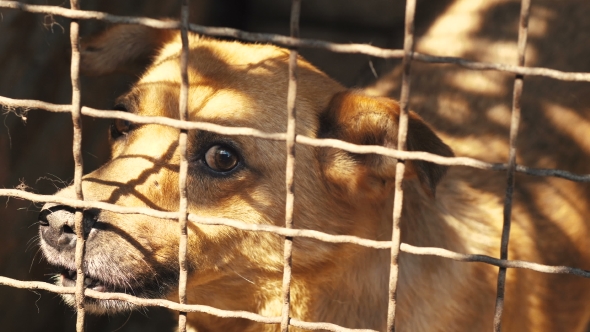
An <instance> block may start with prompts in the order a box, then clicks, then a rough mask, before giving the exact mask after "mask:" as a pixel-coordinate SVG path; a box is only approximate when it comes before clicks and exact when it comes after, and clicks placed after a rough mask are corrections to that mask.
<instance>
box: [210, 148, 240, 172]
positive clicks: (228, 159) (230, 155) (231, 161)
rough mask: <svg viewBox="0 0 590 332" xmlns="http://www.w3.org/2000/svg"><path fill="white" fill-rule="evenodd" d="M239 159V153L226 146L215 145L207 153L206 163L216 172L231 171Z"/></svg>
mask: <svg viewBox="0 0 590 332" xmlns="http://www.w3.org/2000/svg"><path fill="white" fill-rule="evenodd" d="M238 161H239V158H238V154H237V153H236V152H235V151H234V150H232V149H231V148H228V147H226V146H221V145H214V146H212V147H211V148H209V150H207V153H205V163H206V164H207V166H209V168H211V169H212V170H214V171H216V172H229V171H231V170H232V169H234V168H235V167H236V166H237V165H238Z"/></svg>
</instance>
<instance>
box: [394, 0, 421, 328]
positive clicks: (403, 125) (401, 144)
mask: <svg viewBox="0 0 590 332" xmlns="http://www.w3.org/2000/svg"><path fill="white" fill-rule="evenodd" d="M415 12H416V0H407V1H406V13H405V20H406V21H405V27H404V60H403V63H402V68H403V74H402V90H401V95H400V101H399V108H400V113H399V124H398V135H397V150H398V151H405V150H406V138H407V134H408V112H409V103H410V78H411V76H410V68H411V65H412V51H413V50H414V16H415ZM405 171H406V164H405V161H404V160H402V159H398V161H397V163H396V165H395V194H394V195H395V196H394V198H393V225H392V227H391V229H392V231H391V258H390V266H389V294H388V297H389V303H388V306H387V331H392V332H393V331H395V309H396V305H397V279H398V274H399V273H398V272H399V265H398V260H399V251H400V248H399V247H400V243H401V229H400V221H401V217H402V206H403V198H404V190H403V187H402V182H403V180H404V173H405Z"/></svg>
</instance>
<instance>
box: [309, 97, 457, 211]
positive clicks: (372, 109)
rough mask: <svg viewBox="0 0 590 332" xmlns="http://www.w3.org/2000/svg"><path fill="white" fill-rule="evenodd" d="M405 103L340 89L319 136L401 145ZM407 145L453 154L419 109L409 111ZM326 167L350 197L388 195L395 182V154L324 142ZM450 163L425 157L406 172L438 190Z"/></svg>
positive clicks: (322, 157) (410, 163) (322, 159)
mask: <svg viewBox="0 0 590 332" xmlns="http://www.w3.org/2000/svg"><path fill="white" fill-rule="evenodd" d="M399 114H400V108H399V105H398V103H397V102H396V101H394V100H392V99H389V98H383V97H370V96H366V95H364V94H362V93H361V92H358V91H345V92H340V93H337V94H336V95H335V96H334V97H333V98H332V100H331V102H330V104H329V106H328V108H327V109H326V110H325V111H324V112H323V113H322V114H321V116H320V129H319V132H318V137H321V138H335V139H339V140H343V141H346V142H350V143H354V144H363V145H381V146H385V147H389V148H394V149H395V148H397V135H398V122H399ZM407 148H408V150H410V151H426V152H430V153H434V154H438V155H441V156H447V157H452V156H453V152H452V150H451V149H450V148H449V147H448V146H447V145H446V144H444V143H443V142H442V141H441V140H440V139H439V138H438V137H437V136H436V134H435V133H434V132H432V130H431V129H430V128H429V127H428V125H426V124H425V123H424V122H423V121H422V119H421V118H420V117H419V116H418V115H417V114H415V113H413V112H410V114H409V123H408V136H407ZM319 159H320V163H321V164H322V166H321V167H322V171H323V174H324V176H325V177H326V179H327V180H328V182H329V183H331V184H333V185H336V188H338V190H339V191H340V192H342V191H343V190H344V192H342V193H343V194H346V195H347V196H349V197H350V195H351V194H352V196H353V197H354V196H357V195H362V196H363V197H367V198H370V199H375V198H378V197H381V198H384V197H385V194H386V193H387V192H388V190H391V188H392V187H393V183H394V181H393V180H394V179H395V163H396V160H395V159H394V158H390V157H384V156H381V155H376V154H364V155H361V154H354V153H350V152H346V151H343V150H339V149H333V148H322V149H320V152H319ZM446 169H447V167H445V166H441V165H437V164H434V163H429V162H425V161H421V160H411V161H408V163H406V177H408V178H417V179H418V180H419V181H420V184H421V185H422V188H423V189H424V191H425V192H426V193H427V194H429V195H430V196H434V192H435V188H436V185H437V184H438V182H439V181H440V180H441V178H442V177H443V176H444V174H445V172H446Z"/></svg>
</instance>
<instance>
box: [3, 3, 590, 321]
mask: <svg viewBox="0 0 590 332" xmlns="http://www.w3.org/2000/svg"><path fill="white" fill-rule="evenodd" d="M521 6H522V8H521V14H520V26H519V40H518V54H519V60H518V64H517V65H516V66H515V65H507V64H497V63H485V62H477V61H470V60H466V59H461V58H454V57H439V56H433V55H427V54H421V53H418V52H414V51H413V37H414V36H413V18H414V11H415V0H411V1H408V2H407V4H406V28H405V36H404V49H403V50H390V49H381V48H378V47H374V46H370V45H365V44H336V43H330V42H325V41H320V40H312V39H300V38H298V37H299V36H298V16H299V0H294V1H293V7H292V14H291V31H292V32H291V36H290V37H286V36H281V35H275V34H261V33H249V32H245V31H240V30H236V29H230V28H212V27H205V26H200V25H195V24H189V23H188V1H187V0H183V4H182V9H181V19H180V21H162V20H155V19H150V18H142V17H128V16H117V15H111V14H107V13H101V12H92V11H81V10H79V9H78V4H77V0H72V1H71V9H67V8H62V7H54V6H39V5H27V4H23V3H20V2H16V1H0V8H13V9H20V10H23V11H28V12H32V13H45V14H55V15H60V16H63V17H68V18H71V19H72V20H73V21H72V23H71V36H70V38H71V43H72V71H71V76H72V85H73V92H72V104H71V105H55V104H50V103H45V102H41V101H36V100H15V99H10V98H6V97H1V96H0V104H2V105H5V106H6V107H11V108H12V107H24V108H38V109H44V110H48V111H52V112H71V113H72V120H73V123H74V145H73V150H74V160H75V176H74V187H75V189H76V194H77V195H76V196H77V198H76V199H66V198H61V197H56V196H52V195H37V194H33V193H29V192H26V191H22V190H16V189H0V196H10V197H18V198H23V199H28V200H31V201H36V202H53V203H60V204H64V205H68V206H72V207H74V208H76V211H77V212H76V233H77V239H78V242H77V244H76V266H77V274H78V278H77V281H76V287H59V286H55V285H51V284H48V283H44V282H24V281H18V280H14V279H10V278H6V277H1V276H0V284H1V285H8V286H11V287H17V288H27V289H44V290H47V291H50V292H54V293H60V294H75V296H76V305H77V309H78V311H77V312H78V318H77V324H76V326H77V330H78V331H83V329H84V307H83V304H84V300H83V298H84V296H88V297H92V298H96V299H119V300H123V301H128V302H130V303H134V304H137V305H144V306H162V307H167V308H170V309H172V310H176V311H179V312H181V315H180V318H179V330H180V331H184V330H185V329H186V325H185V324H186V313H188V312H202V313H208V314H212V315H216V316H218V317H238V318H244V319H249V320H252V321H256V322H260V323H266V324H281V328H282V330H283V331H286V330H288V326H295V327H300V328H305V329H310V330H320V329H321V330H328V331H372V330H353V329H346V328H343V327H341V326H337V325H334V324H329V323H317V322H303V321H300V320H297V319H295V318H291V317H289V306H290V299H289V292H290V278H291V271H290V269H291V254H292V252H291V251H292V247H291V246H292V240H293V238H294V237H306V238H312V239H317V240H320V241H324V242H332V243H353V244H356V245H361V246H366V247H370V248H375V249H390V250H391V253H392V254H391V256H392V257H391V269H392V272H391V276H390V293H389V299H390V305H389V309H388V323H387V324H388V325H387V326H388V330H390V331H392V330H394V328H395V293H396V280H397V255H398V253H399V251H402V252H406V253H410V254H414V255H432V256H438V257H444V258H448V259H452V260H456V261H462V262H482V263H486V264H490V265H495V266H498V267H500V272H499V275H498V296H497V303H496V313H495V317H494V330H495V331H500V327H501V325H500V322H501V315H502V310H503V293H504V286H505V272H506V269H507V268H524V269H530V270H534V271H538V272H543V273H558V274H572V275H577V276H581V277H585V278H590V272H589V271H585V270H582V269H578V268H573V267H567V266H548V265H543V264H537V263H533V262H526V261H510V260H508V257H507V245H508V237H509V231H510V211H511V204H512V192H513V190H514V174H515V172H521V173H525V174H530V175H537V176H555V177H561V178H564V179H568V180H571V181H577V182H590V174H584V175H579V174H573V173H570V172H567V171H563V170H554V169H535V168H529V167H526V166H522V165H516V162H515V158H514V156H515V143H516V137H517V135H516V134H517V131H518V124H519V117H520V96H521V94H522V80H523V76H545V77H549V78H554V79H558V80H564V81H590V73H568V72H562V71H557V70H553V69H548V68H532V67H530V68H529V67H524V49H525V47H526V35H527V31H526V30H527V23H528V14H529V9H530V0H522V5H521ZM79 19H96V20H102V21H107V22H111V23H131V24H142V25H145V26H150V27H153V28H157V29H177V30H181V36H182V41H183V51H182V53H181V77H182V86H181V94H180V102H179V113H180V120H174V119H170V118H163V117H142V116H137V115H134V114H129V113H126V112H119V111H102V110H96V109H92V108H89V107H82V106H81V104H80V91H79V85H78V76H79V72H78V67H79V51H78V23H77V20H79ZM187 31H191V32H196V33H200V34H203V35H209V36H224V37H234V38H238V39H242V40H248V41H256V42H268V43H272V44H276V45H279V46H286V47H289V48H291V59H290V64H289V68H290V69H289V77H290V81H289V94H288V114H289V118H288V129H287V133H266V132H263V131H260V130H257V129H254V128H244V127H227V126H220V125H215V124H211V123H204V122H188V121H186V120H187V119H188V116H187V112H188V105H187V100H188V85H189V82H188V76H187V72H186V70H187V69H186V57H187V55H188V38H187ZM300 47H315V48H322V49H326V50H329V51H332V52H341V53H361V54H366V55H371V56H376V57H383V58H403V59H404V63H403V69H404V71H403V74H404V75H403V82H402V83H403V84H402V93H401V98H400V108H401V110H402V111H401V114H400V130H399V137H398V148H397V150H394V149H388V148H384V147H381V146H360V145H355V144H351V143H346V142H343V141H338V140H333V139H315V138H311V137H306V136H302V135H296V134H295V94H296V84H297V83H296V74H295V69H296V61H295V60H293V59H296V55H297V50H296V49H297V48H300ZM412 60H413V61H421V62H427V63H446V64H455V65H458V66H462V67H465V68H469V69H473V70H496V71H503V72H508V73H512V74H516V79H515V84H514V94H513V112H512V114H513V115H512V122H511V130H510V157H509V161H508V163H507V164H502V163H487V162H483V161H479V160H476V159H472V158H465V157H453V158H449V157H442V156H437V155H434V154H430V153H425V152H409V151H404V150H405V133H406V131H407V110H408V105H407V102H408V100H409V80H410V64H411V61H412ZM80 114H83V115H89V116H94V117H102V118H117V119H125V120H129V121H133V122H136V123H154V124H162V125H166V126H170V127H174V128H178V129H180V130H181V131H180V135H179V149H180V155H181V167H180V172H179V189H180V196H179V211H177V212H166V211H157V210H153V209H149V208H137V207H122V206H117V205H113V204H108V203H103V202H93V201H85V200H84V199H83V194H82V186H81V176H82V158H81V153H80V142H81V135H82V132H81V123H80ZM192 129H202V130H208V131H213V132H218V133H223V134H226V135H243V136H252V137H258V138H263V139H271V140H285V141H286V144H287V151H288V156H287V170H286V177H287V180H286V185H287V202H286V217H285V222H286V224H285V227H278V226H273V225H259V224H248V223H244V222H242V221H238V220H231V219H226V218H210V217H202V216H198V215H194V214H189V213H188V210H187V204H188V202H187V193H186V172H187V168H188V164H186V139H187V137H186V135H187V131H188V130H192ZM183 140H184V147H183V144H182V141H183ZM295 143H299V144H306V145H310V146H318V147H319V146H322V147H335V148H340V149H343V150H346V151H350V152H355V153H379V154H382V155H385V156H389V157H393V158H397V159H399V160H398V164H397V166H396V173H397V176H396V181H397V180H399V182H400V184H401V179H402V176H403V170H404V164H403V161H404V160H412V159H418V160H424V161H430V162H434V163H438V164H442V165H461V166H469V167H475V168H480V169H486V170H496V171H498V170H505V171H507V183H508V186H507V190H506V201H505V209H504V227H503V232H502V243H501V254H500V259H497V258H493V257H490V256H486V255H476V254H475V255H474V254H462V253H457V252H452V251H449V250H446V249H442V248H426V247H416V246H412V245H409V244H406V243H401V244H400V241H399V218H400V215H401V206H402V204H401V203H402V197H403V190H402V188H401V185H398V183H396V194H395V202H394V212H393V214H394V225H393V231H392V241H374V240H368V239H362V238H358V237H355V236H348V235H330V234H326V233H322V232H319V231H314V230H303V229H295V228H293V211H292V210H293V199H294V192H293V182H292V181H293V174H294V162H295V154H294V146H295ZM183 158H184V159H183ZM183 162H184V163H185V164H184V168H183ZM400 172H401V173H400ZM87 208H100V209H104V210H109V211H114V212H118V213H136V214H144V215H148V216H154V217H157V218H165V219H177V220H178V221H179V226H180V248H179V268H180V278H179V303H175V302H171V301H167V300H163V299H143V298H137V297H134V296H132V295H129V294H121V293H102V292H97V291H93V290H90V289H84V284H83V280H84V274H83V264H82V257H83V256H82V255H83V250H84V230H83V227H82V219H83V215H82V211H83V210H84V209H87ZM187 221H190V222H193V223H197V224H207V225H223V226H228V227H233V228H236V229H240V230H244V231H261V232H269V233H273V234H278V235H281V236H284V237H285V252H284V253H285V272H284V280H283V281H284V282H283V299H284V307H283V312H282V315H281V316H280V317H265V316H261V315H258V314H255V313H251V312H244V311H227V310H220V309H216V308H212V307H208V306H203V305H188V304H186V295H185V294H186V275H187V270H186V242H187V238H186V236H187V234H186V223H187ZM183 243H184V244H183ZM78 255H80V258H79V257H78ZM183 269H184V270H183ZM183 294H184V295H183ZM183 313H184V315H183Z"/></svg>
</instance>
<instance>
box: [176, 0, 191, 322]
mask: <svg viewBox="0 0 590 332" xmlns="http://www.w3.org/2000/svg"><path fill="white" fill-rule="evenodd" d="M188 6H189V4H188V0H182V4H181V8H180V21H181V29H180V39H181V41H182V50H181V52H180V77H181V86H180V97H179V103H178V113H179V119H180V121H186V120H188V114H189V112H188V107H189V106H188V89H189V88H188V87H189V78H188V57H189V54H188V53H189V39H188V16H189V8H188ZM187 141H188V130H187V129H181V130H180V132H179V134H178V153H179V155H180V165H179V170H178V193H179V198H178V201H179V203H178V226H179V229H180V234H179V240H178V268H179V274H178V303H180V304H186V303H187V302H186V283H187V280H188V264H187V259H186V253H187V247H188V234H187V221H188V198H187V185H186V183H187V177H188V158H187ZM186 320H187V312H186V311H179V312H178V331H179V332H186Z"/></svg>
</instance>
